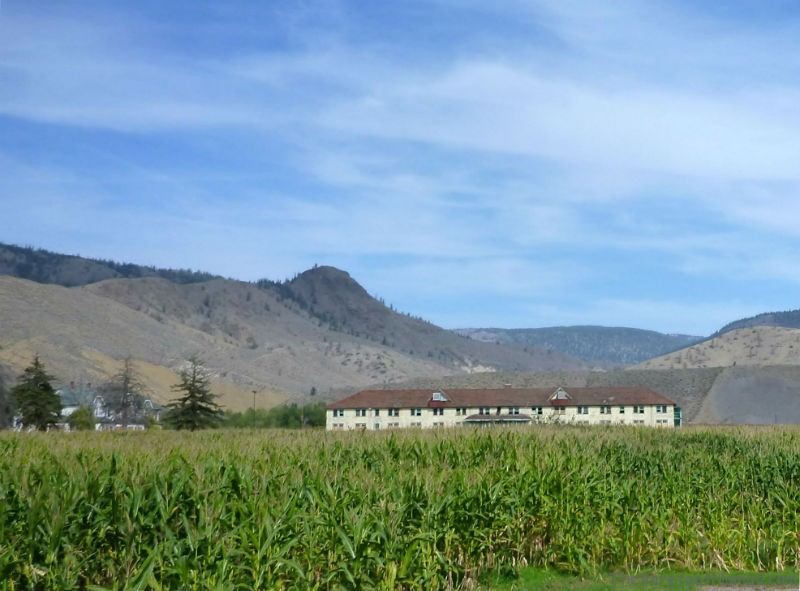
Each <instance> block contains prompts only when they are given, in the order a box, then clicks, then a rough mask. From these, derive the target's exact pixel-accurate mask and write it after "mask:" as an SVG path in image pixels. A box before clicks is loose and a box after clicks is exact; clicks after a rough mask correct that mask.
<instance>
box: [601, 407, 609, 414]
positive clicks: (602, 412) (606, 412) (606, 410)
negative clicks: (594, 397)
mask: <svg viewBox="0 0 800 591" xmlns="http://www.w3.org/2000/svg"><path fill="white" fill-rule="evenodd" d="M600 414H601V415H610V414H611V407H610V406H601V407H600Z"/></svg>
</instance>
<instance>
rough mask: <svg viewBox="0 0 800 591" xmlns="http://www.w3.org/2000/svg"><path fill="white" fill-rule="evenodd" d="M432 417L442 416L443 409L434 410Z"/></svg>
mask: <svg viewBox="0 0 800 591" xmlns="http://www.w3.org/2000/svg"><path fill="white" fill-rule="evenodd" d="M433 416H435V417H442V416H444V409H443V408H434V409H433Z"/></svg>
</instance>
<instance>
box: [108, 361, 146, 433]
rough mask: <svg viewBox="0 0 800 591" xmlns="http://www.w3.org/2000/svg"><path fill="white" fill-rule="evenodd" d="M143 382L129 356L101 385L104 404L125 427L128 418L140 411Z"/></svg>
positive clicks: (128, 420) (142, 397) (142, 398)
mask: <svg viewBox="0 0 800 591" xmlns="http://www.w3.org/2000/svg"><path fill="white" fill-rule="evenodd" d="M144 390H145V387H144V384H143V383H142V380H141V378H140V377H139V372H137V371H136V367H135V366H134V364H133V360H132V359H131V358H130V357H126V358H125V359H124V360H123V362H122V367H121V368H120V370H119V372H118V373H117V374H116V375H115V376H114V377H112V378H111V380H110V381H109V382H108V383H107V384H106V385H105V386H104V387H103V390H102V391H103V396H104V398H105V403H106V406H107V407H108V408H109V409H110V410H111V411H112V412H113V413H114V416H115V417H116V418H117V419H118V420H119V421H120V422H121V423H122V425H123V426H125V427H127V426H128V423H129V422H130V420H131V419H132V418H133V417H134V416H136V415H137V414H138V413H140V412H141V411H142V405H143V401H144V396H143V392H144Z"/></svg>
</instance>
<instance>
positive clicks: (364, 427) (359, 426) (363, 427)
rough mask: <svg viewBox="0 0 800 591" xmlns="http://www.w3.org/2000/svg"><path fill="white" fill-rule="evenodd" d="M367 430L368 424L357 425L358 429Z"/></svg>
mask: <svg viewBox="0 0 800 591" xmlns="http://www.w3.org/2000/svg"><path fill="white" fill-rule="evenodd" d="M366 428H367V424H366V423H356V429H366Z"/></svg>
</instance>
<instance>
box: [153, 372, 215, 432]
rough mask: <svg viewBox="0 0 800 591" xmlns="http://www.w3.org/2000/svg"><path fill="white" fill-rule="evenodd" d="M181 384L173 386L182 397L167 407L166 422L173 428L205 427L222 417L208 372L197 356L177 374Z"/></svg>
mask: <svg viewBox="0 0 800 591" xmlns="http://www.w3.org/2000/svg"><path fill="white" fill-rule="evenodd" d="M180 376H181V383H180V384H176V385H174V386H172V390H173V391H174V392H179V393H180V394H181V396H180V397H179V398H177V399H176V400H174V401H172V402H171V403H170V404H169V405H167V406H168V408H169V412H168V413H167V416H166V417H165V418H166V421H167V422H168V423H169V424H170V425H172V426H173V427H175V428H176V429H189V430H190V431H196V430H197V429H206V428H208V427H214V426H216V425H217V424H218V423H219V422H220V420H221V419H222V416H223V415H222V410H221V409H220V407H219V406H218V405H217V404H216V403H215V402H214V399H215V398H216V396H215V395H214V394H213V393H212V392H211V388H210V380H209V377H208V372H207V371H206V369H205V367H203V364H202V362H200V360H198V359H197V358H196V357H193V358H191V359H190V360H189V367H188V368H187V369H184V370H182V371H181V373H180Z"/></svg>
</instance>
